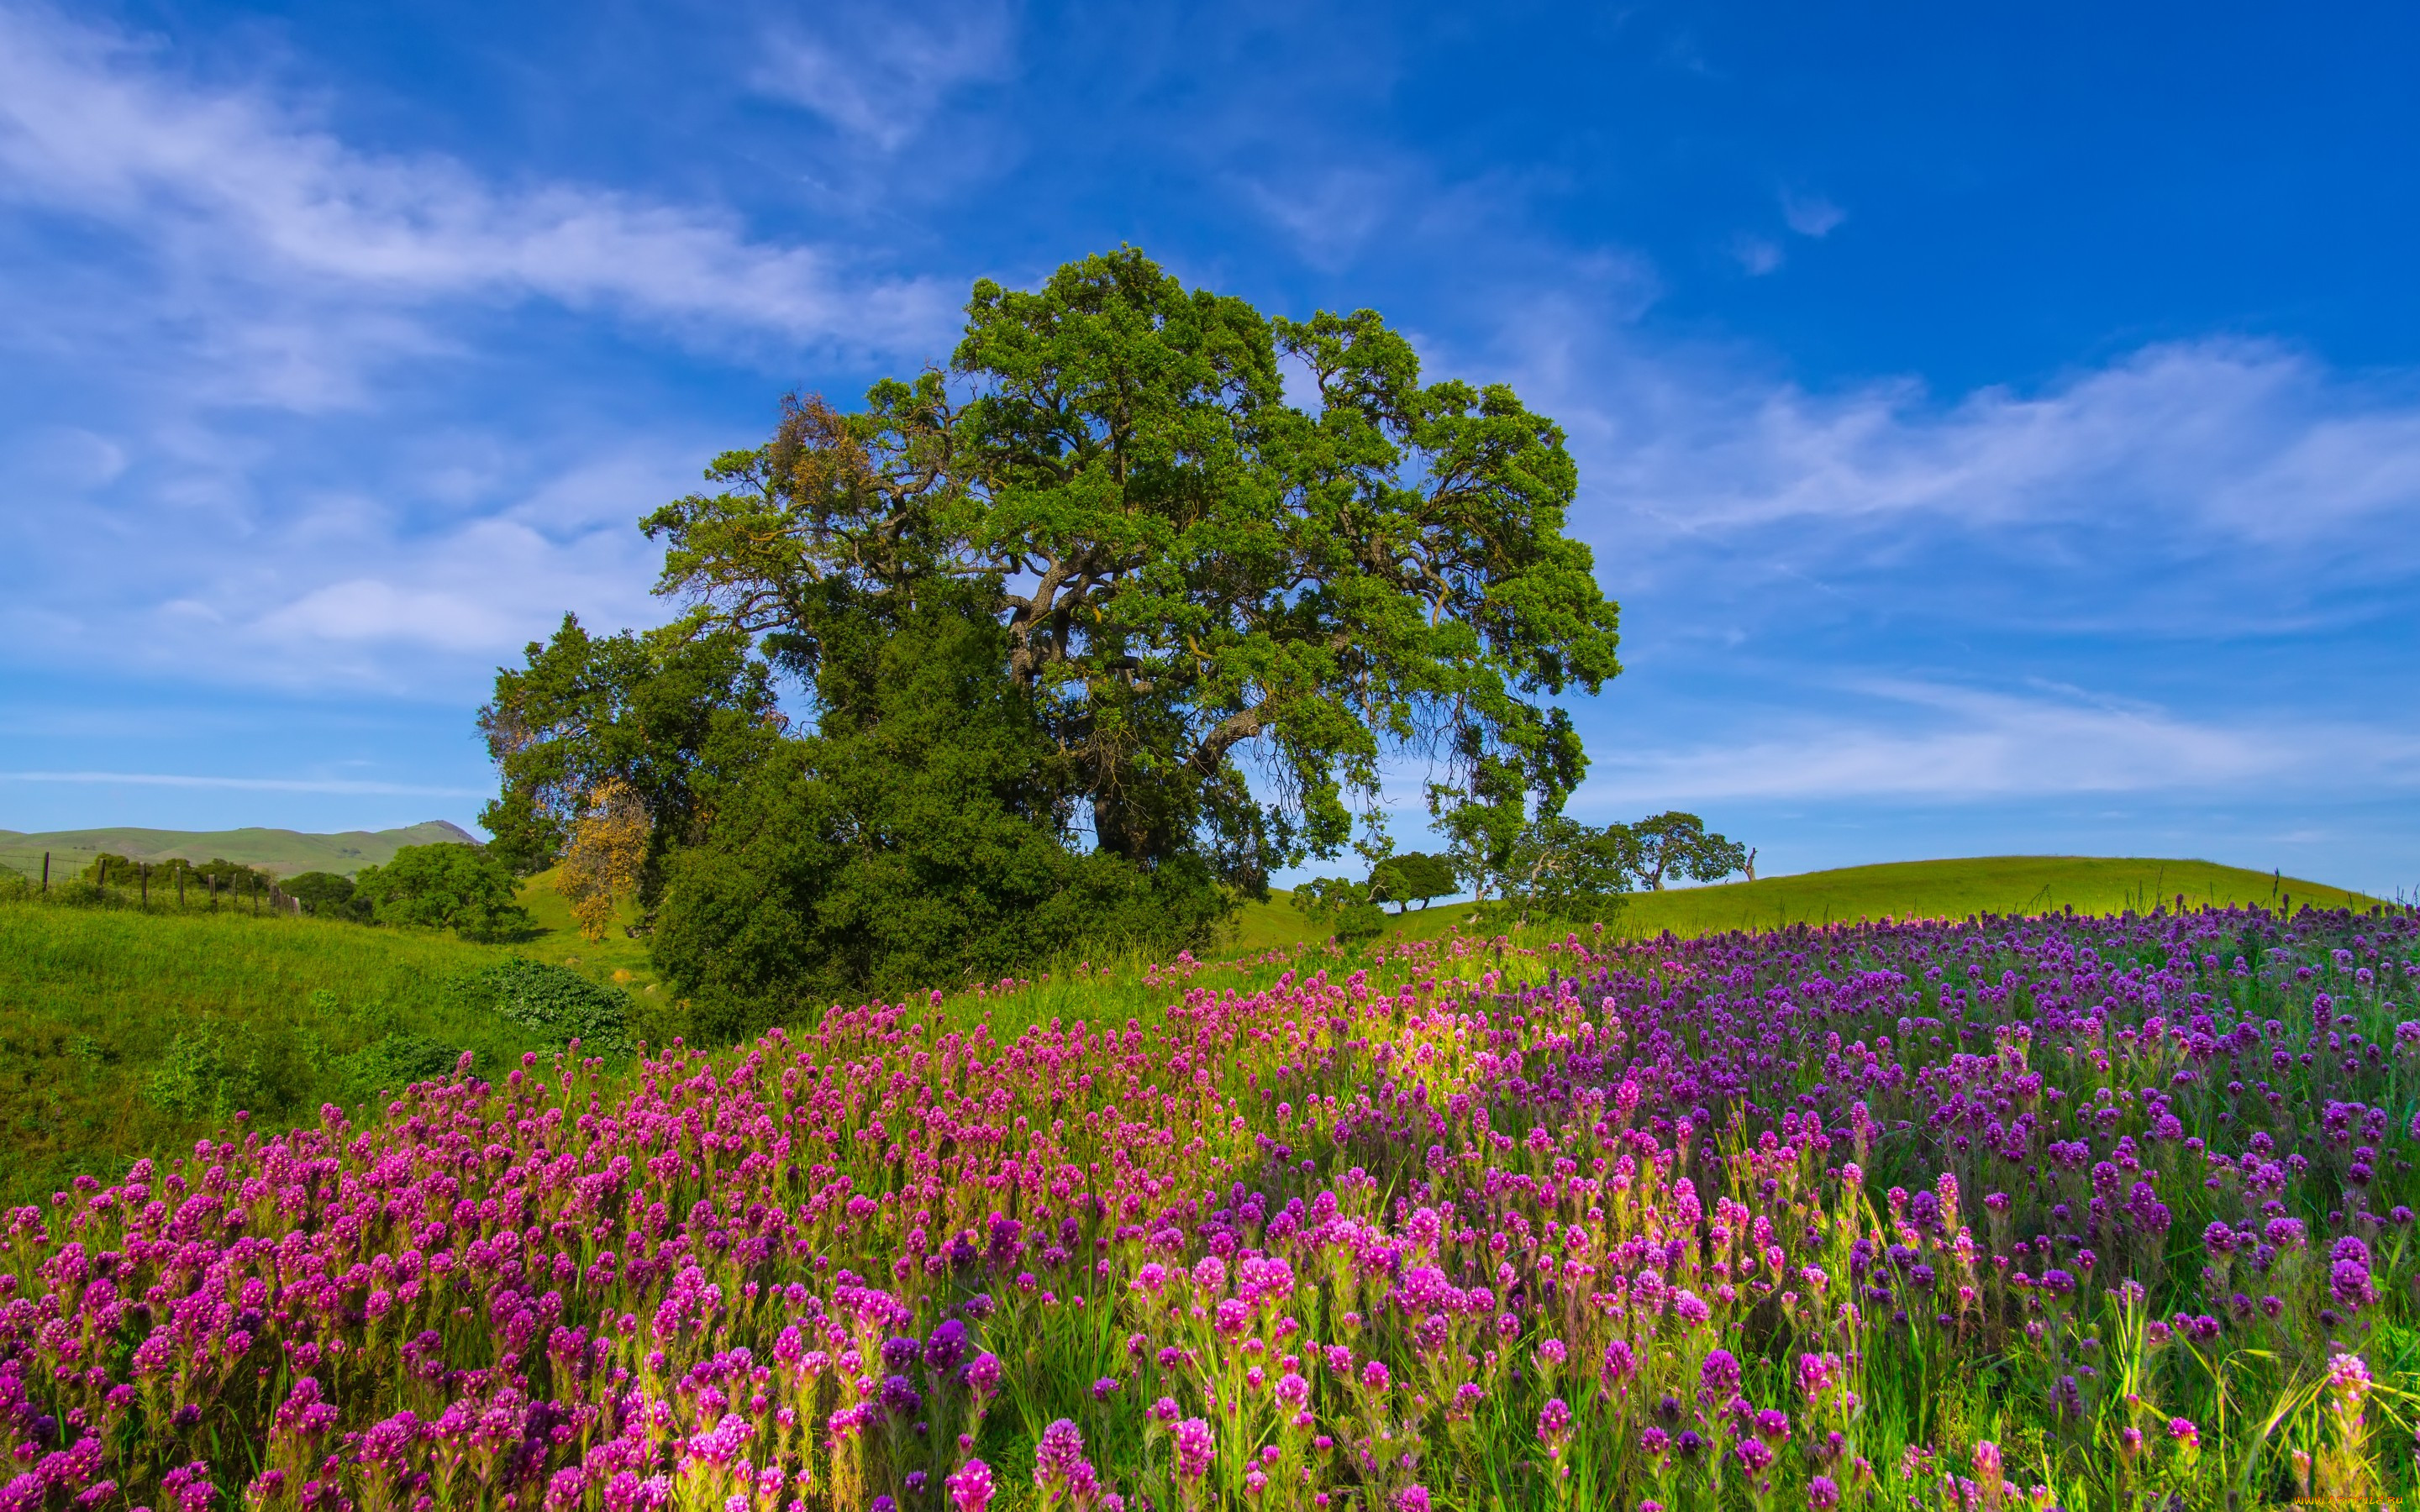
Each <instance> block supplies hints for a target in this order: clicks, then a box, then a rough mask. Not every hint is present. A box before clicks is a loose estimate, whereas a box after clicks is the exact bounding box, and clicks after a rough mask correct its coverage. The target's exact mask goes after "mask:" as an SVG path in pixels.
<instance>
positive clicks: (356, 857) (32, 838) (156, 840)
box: [0, 820, 471, 879]
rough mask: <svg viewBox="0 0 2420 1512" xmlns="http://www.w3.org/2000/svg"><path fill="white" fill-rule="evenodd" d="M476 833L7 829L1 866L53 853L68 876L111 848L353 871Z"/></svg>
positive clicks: (444, 827) (34, 864)
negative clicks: (415, 847)
mask: <svg viewBox="0 0 2420 1512" xmlns="http://www.w3.org/2000/svg"><path fill="white" fill-rule="evenodd" d="M469 839H471V837H470V836H469V835H467V834H465V833H463V832H462V831H461V830H460V829H458V828H456V827H455V826H454V825H449V824H447V823H445V822H444V821H443V820H430V821H429V822H427V823H426V824H419V825H406V826H405V827H403V828H401V829H380V830H368V829H352V830H347V831H345V832H343V833H341V834H335V835H306V834H303V833H302V832H301V831H299V830H293V829H217V830H190V829H54V830H47V831H43V832H39V833H36V834H30V835H28V834H20V833H19V832H18V831H16V830H13V829H0V866H6V867H13V868H15V869H16V870H17V871H19V872H23V873H24V874H26V875H27V876H37V875H39V874H40V872H41V870H42V853H43V852H44V851H48V852H50V853H51V875H52V877H53V878H54V879H63V878H65V877H67V876H70V875H72V874H74V873H75V872H80V871H82V870H83V869H84V868H85V866H86V865H88V864H89V863H90V862H91V860H92V858H93V857H94V856H97V855H99V854H100V853H101V852H102V851H107V852H109V853H110V854H112V855H114V856H126V857H128V858H129V859H131V860H136V861H164V860H167V859H169V858H170V857H172V856H183V857H184V858H185V859H186V860H188V861H194V862H200V861H208V860H211V859H214V858H217V859H225V860H229V861H233V862H236V863H237V864H238V865H240V866H256V867H260V868H262V869H264V870H266V871H269V872H274V873H276V874H277V875H279V876H292V875H294V874H295V873H297V872H344V873H345V874H347V875H351V874H352V873H353V872H358V871H360V870H361V869H362V868H363V867H365V866H383V865H385V864H386V863H387V862H388V861H391V860H393V859H394V858H395V853H396V851H397V850H399V849H401V848H402V847H403V846H406V845H428V844H434V843H439V842H443V841H457V842H458V841H467V840H469Z"/></svg>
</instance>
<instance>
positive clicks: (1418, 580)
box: [644, 250, 1620, 888]
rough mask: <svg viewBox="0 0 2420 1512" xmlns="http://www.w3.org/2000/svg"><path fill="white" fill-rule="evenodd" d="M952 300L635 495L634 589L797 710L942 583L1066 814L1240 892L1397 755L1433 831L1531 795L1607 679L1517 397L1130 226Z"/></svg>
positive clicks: (1539, 446) (1539, 426)
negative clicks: (848, 399) (1424, 799)
mask: <svg viewBox="0 0 2420 1512" xmlns="http://www.w3.org/2000/svg"><path fill="white" fill-rule="evenodd" d="M967 313H968V321H967V327H966V332H965V337H964V339H963V340H962V341H961V342H960V343H959V345H958V347H957V349H956V351H955V352H954V354H953V356H952V358H951V361H950V363H949V366H948V368H947V369H946V370H942V369H935V370H932V371H928V372H926V373H924V374H923V375H921V376H919V377H917V378H912V379H905V380H892V381H885V382H882V383H878V384H876V386H875V387H874V389H873V390H872V392H871V393H869V394H868V395H867V402H866V404H865V407H864V408H863V409H860V410H856V411H844V410H842V409H837V408H835V407H833V406H831V405H830V404H828V403H826V402H824V401H822V400H820V399H815V398H807V399H799V400H794V401H792V402H791V403H789V404H788V405H787V406H786V407H785V412H784V414H783V421H782V424H781V425H780V427H779V429H778V430H777V431H776V432H775V434H774V435H773V437H772V439H771V440H769V441H768V443H767V444H766V445H764V446H762V447H759V448H756V449H754V450H751V451H742V452H735V453H731V454H728V455H724V456H722V457H720V458H718V459H717V460H716V462H715V464H714V466H713V468H712V470H711V471H710V472H709V473H708V478H709V481H710V483H711V484H712V485H713V489H712V491H710V492H704V493H700V494H696V495H693V496H691V497H689V498H686V499H682V500H680V501H676V502H675V503H672V504H669V505H666V506H665V507H664V508H662V509H660V510H659V511H657V512H656V513H655V514H653V515H652V516H650V517H648V518H647V520H646V521H645V522H644V523H645V528H646V530H647V531H648V532H649V533H650V534H651V535H653V536H655V537H658V538H659V539H661V540H662V541H663V542H664V543H665V547H666V554H665V562H664V570H663V576H662V580H661V583H660V585H659V586H660V590H661V591H662V592H664V593H665V594H670V595H673V596H675V597H677V598H680V599H683V600H685V601H687V603H688V604H689V605H690V608H691V609H692V611H693V612H694V613H695V614H697V615H698V616H699V619H700V622H701V623H703V624H705V625H712V626H716V627H720V628H723V629H726V630H728V631H730V632H733V633H735V634H737V635H739V636H744V637H747V638H750V639H752V640H753V642H754V643H755V645H756V646H757V647H758V648H760V650H761V652H762V653H763V655H764V656H767V657H768V658H769V659H770V661H771V662H772V663H773V664H774V665H775V666H777V667H779V668H781V669H782V670H783V671H785V672H787V673H789V674H791V675H793V676H795V677H797V678H798V679H799V681H800V682H801V684H802V685H803V686H806V687H811V688H814V689H816V690H817V691H816V697H817V700H818V702H819V703H820V704H821V707H819V708H818V710H817V711H816V713H817V717H818V719H819V720H820V721H821V725H822V728H823V729H824V730H825V731H826V732H827V733H830V732H832V731H833V730H834V728H835V726H836V724H839V725H845V724H849V723H863V722H864V721H866V720H868V719H872V718H875V717H878V711H879V709H880V707H881V702H882V701H881V700H880V699H878V698H875V697H872V696H863V697H860V696H856V695H852V693H851V692H850V690H849V687H848V686H847V679H841V680H839V682H838V684H837V686H836V684H835V680H834V679H833V678H831V677H830V676H828V675H826V674H827V673H828V672H829V671H830V668H829V667H828V666H827V662H828V661H829V660H830V657H831V656H833V654H834V648H836V647H841V646H847V645H853V644H857V643H859V642H861V640H863V638H864V637H865V636H866V635H867V634H868V633H869V631H872V632H874V633H878V632H879V630H880V629H881V627H882V626H884V625H904V624H907V623H908V622H910V621H911V620H912V619H913V618H914V617H915V616H916V614H917V612H918V610H919V608H920V606H923V605H925V604H927V603H929V602H931V601H933V600H935V599H936V598H937V597H939V598H946V599H948V600H950V601H952V602H954V603H960V604H970V605H972V606H973V608H971V609H970V610H969V612H976V613H983V614H987V615H988V616H990V618H991V619H992V621H993V623H994V624H995V625H997V626H998V627H999V629H1000V631H1001V636H1000V639H999V645H1000V648H1001V650H1000V657H1001V659H1000V665H999V668H998V671H999V674H1000V676H1001V678H1002V679H1003V680H1004V681H1005V683H1006V684H1007V685H1008V687H1010V688H1011V689H1013V690H1014V692H1015V694H1016V696H1017V697H1019V698H1020V699H1022V700H1025V701H1027V702H1028V704H1029V706H1030V708H1031V709H1032V713H1033V716H1034V717H1035V719H1036V720H1037V721H1038V725H1039V728H1040V729H1041V730H1042V731H1043V732H1044V733H1045V734H1046V736H1047V740H1048V742H1049V744H1050V747H1051V748H1052V750H1053V751H1054V752H1055V763H1054V765H1055V769H1056V778H1055V780H1057V781H1059V782H1061V783H1063V792H1064V794H1065V795H1066V796H1067V799H1068V800H1069V804H1070V811H1071V812H1073V813H1075V814H1076V815H1077V816H1078V821H1079V822H1080V823H1083V824H1085V825H1088V827H1089V828H1090V830H1091V832H1092V835H1093V837H1094V841H1095V842H1096V843H1097V845H1098V847H1099V848H1100V849H1101V850H1102V851H1103V852H1106V853H1108V854H1109V855H1110V856H1117V857H1121V858H1123V859H1125V860H1126V861H1128V862H1130V863H1133V864H1135V865H1138V866H1140V867H1142V868H1144V869H1146V870H1149V869H1156V868H1158V867H1160V866H1162V865H1164V864H1166V863H1167V862H1169V861H1171V859H1173V858H1176V857H1179V856H1184V857H1188V858H1199V859H1201V860H1203V861H1206V862H1207V863H1208V864H1209V865H1210V866H1211V868H1212V869H1213V871H1214V872H1215V873H1216V874H1217V875H1218V877H1220V878H1221V879H1222V880H1223V881H1225V882H1227V883H1229V884H1230V885H1233V886H1240V887H1247V888H1256V887H1259V886H1260V885H1261V884H1262V882H1263V881H1264V878H1265V876H1266V874H1267V872H1269V871H1270V870H1272V869H1273V868H1276V867H1279V866H1282V865H1286V864H1290V863H1292V862H1294V861H1295V860H1297V859H1299V858H1301V857H1302V856H1306V855H1333V854H1335V853H1336V852H1337V851H1338V850H1339V849H1341V848H1342V845H1343V844H1344V843H1345V842H1346V841H1348V840H1349V839H1350V836H1351V832H1352V828H1353V825H1354V820H1355V817H1356V814H1357V812H1360V813H1363V814H1372V813H1374V812H1375V810H1376V799H1377V795H1378V791H1379V782H1380V779H1381V775H1382V769H1383V768H1384V766H1385V765H1386V764H1387V763H1388V760H1389V759H1390V758H1393V757H1397V756H1405V755H1408V756H1411V757H1413V758H1414V759H1416V760H1420V761H1424V762H1425V763H1427V764H1428V775H1429V780H1430V793H1431V798H1432V803H1433V806H1434V807H1435V808H1436V809H1437V810H1439V811H1440V813H1441V814H1443V815H1445V816H1446V817H1448V818H1449V819H1450V820H1451V819H1457V818H1458V822H1459V824H1460V825H1463V826H1468V825H1471V824H1473V823H1475V822H1478V821H1479V820H1480V818H1481V815H1480V812H1479V810H1487V811H1488V813H1489V814H1491V815H1494V816H1501V818H1499V822H1502V820H1503V819H1512V820H1514V821H1515V822H1517V816H1518V814H1519V813H1520V812H1521V811H1522V809H1523V807H1524V805H1525V804H1529V805H1535V806H1537V807H1542V808H1544V809H1547V810H1551V809H1553V808H1554V807H1556V806H1558V805H1559V801H1560V799H1561V796H1562V795H1563V794H1564V793H1566V792H1567V791H1569V789H1570V788H1571V787H1572V785H1573V784H1574V783H1575V782H1576V781H1577V779H1578V777H1579V775H1580V772H1581V769H1582V766H1583V757H1582V753H1581V750H1580V745H1579V741H1578V738H1577V736H1576V735H1575V733H1574V731H1573V729H1572V727H1571V723H1570V720H1569V719H1568V717H1566V716H1565V715H1564V713H1563V711H1562V710H1561V709H1560V708H1559V707H1558V706H1557V705H1556V702H1555V701H1556V700H1558V699H1559V698H1561V697H1563V696H1564V695H1565V694H1566V693H1567V692H1568V691H1570V690H1573V689H1580V690H1585V691H1588V692H1594V691H1595V690H1596V689H1597V688H1598V687H1601V686H1602V685H1603V683H1604V682H1605V681H1606V679H1607V678H1610V677H1612V676H1613V675H1615V674H1616V673H1617V672H1618V671H1620V667H1619V664H1618V662H1617V660H1616V656H1615V646H1616V640H1617V633H1616V609H1615V606H1614V605H1613V604H1611V603H1610V602H1608V601H1607V600H1606V597H1605V596H1604V594H1603V593H1602V592H1601V591H1600V590H1599V588H1598V585H1597V582H1596V579H1595V578H1594V575H1593V573H1592V570H1591V562H1590V552H1589V549H1588V548H1587V547H1586V546H1585V545H1583V544H1581V543H1579V542H1577V541H1575V540H1573V539H1571V538H1570V537H1568V536H1567V535H1566V534H1565V533H1564V523H1565V514H1566V511H1567V510H1568V509H1569V507H1570V505H1571V502H1572V498H1573V493H1574V489H1575V482H1576V473H1575V468H1574V466H1573V463H1572V459H1571V457H1570V455H1569V454H1568V453H1567V452H1566V451H1565V450H1564V447H1563V438H1562V434H1561V432H1560V431H1559V429H1558V428H1557V427H1556V426H1555V424H1553V423H1552V422H1551V421H1549V420H1547V419H1545V418H1544V417H1543V416H1540V415H1537V414H1534V413H1532V412H1531V411H1530V410H1528V409H1526V408H1525V407H1524V406H1523V405H1522V403H1521V401H1520V399H1519V398H1518V397H1517V396H1516V395H1515V394H1514V393H1513V392H1512V390H1511V389H1510V388H1507V387H1504V386H1502V385H1487V386H1473V385H1471V384H1468V383H1464V382H1459V381H1450V380H1449V381H1444V382H1435V383H1426V382H1423V381H1422V378H1421V374H1420V364H1419V359H1418V357H1417V355H1416V354H1415V353H1414V351H1413V349H1412V347H1411V344H1410V343H1409V342H1407V341H1406V340H1404V338H1403V337H1402V336H1401V335H1399V334H1397V333H1396V332H1393V331H1390V330H1389V329H1388V327H1387V326H1386V324H1385V323H1384V322H1383V321H1382V320H1381V319H1380V318H1379V317H1378V316H1377V315H1375V314H1374V313H1373V312H1370V311H1367V310H1363V311H1358V312H1356V313H1354V314H1352V315H1342V316H1340V315H1319V316H1313V317H1312V318H1311V319H1310V320H1308V321H1302V322H1295V321H1291V320H1283V319H1276V320H1273V319H1270V318H1268V317H1266V316H1263V315H1261V314H1260V313H1259V312H1258V311H1256V310H1254V309H1253V308H1252V307H1251V306H1250V305H1249V304H1247V303H1245V302H1244V301H1241V300H1238V299H1234V298H1232V297H1225V296H1220V295H1217V294H1213V293H1210V292H1208V291H1206V290H1200V289H1187V288H1186V287H1185V286H1184V285H1182V284H1181V283H1180V282H1179V281H1178V280H1177V279H1175V278H1173V277H1171V276H1170V275H1169V274H1167V273H1165V272H1163V271H1162V270H1160V269H1158V268H1157V267H1156V266H1155V265H1154V264H1153V263H1151V262H1150V261H1149V260H1148V259H1147V258H1145V257H1144V256H1142V255H1140V253H1137V252H1134V251H1131V250H1128V251H1121V252H1117V253H1112V254H1108V255H1100V256H1094V257H1089V258H1086V259H1084V260H1082V261H1080V262H1077V263H1072V264H1069V265H1068V266H1066V267H1064V268H1062V269H1061V270H1059V271H1058V272H1057V273H1056V274H1054V275H1053V276H1052V277H1051V278H1050V279H1049V280H1048V281H1047V283H1046V284H1045V285H1043V286H1042V287H1041V288H1039V289H1036V290H1032V291H1031V292H1027V291H1019V290H1012V289H1006V288H1002V287H1001V286H1000V285H996V284H993V283H990V282H988V281H986V282H984V283H979V284H977V285H975V288H974V292H973V297H972V299H971V300H970V302H969V304H968V307H967ZM1290 390H1291V392H1290Z"/></svg>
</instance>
